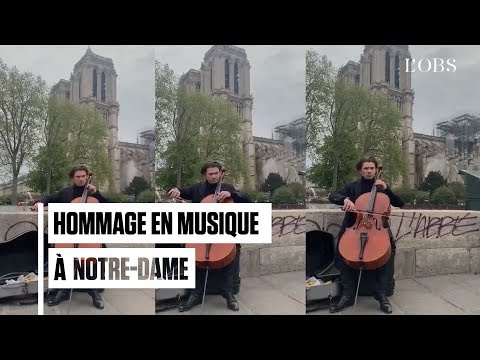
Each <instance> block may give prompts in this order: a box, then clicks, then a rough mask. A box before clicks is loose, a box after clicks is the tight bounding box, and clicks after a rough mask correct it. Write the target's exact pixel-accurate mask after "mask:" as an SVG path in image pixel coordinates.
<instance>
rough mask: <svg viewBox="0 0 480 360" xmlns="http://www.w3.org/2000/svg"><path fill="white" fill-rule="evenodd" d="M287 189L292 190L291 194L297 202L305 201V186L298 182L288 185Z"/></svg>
mask: <svg viewBox="0 0 480 360" xmlns="http://www.w3.org/2000/svg"><path fill="white" fill-rule="evenodd" d="M288 187H289V188H290V189H292V191H293V194H294V195H295V198H296V199H297V200H298V201H301V202H304V201H305V186H303V184H301V183H298V182H292V183H290V184H288Z"/></svg>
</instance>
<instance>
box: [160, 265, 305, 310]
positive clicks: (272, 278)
mask: <svg viewBox="0 0 480 360" xmlns="http://www.w3.org/2000/svg"><path fill="white" fill-rule="evenodd" d="M304 277H305V272H303V271H295V272H288V273H281V274H274V275H266V276H258V277H251V278H244V279H242V282H241V288H240V292H239V293H238V294H237V295H235V297H236V298H237V300H238V304H239V306H240V310H239V311H232V310H230V309H228V308H227V304H226V301H225V299H224V298H223V297H221V296H219V295H207V296H206V297H205V303H204V306H203V308H202V305H198V306H195V307H194V308H193V309H191V310H190V311H187V312H179V311H178V310H177V309H170V310H167V311H162V312H157V315H304V314H305V288H304Z"/></svg>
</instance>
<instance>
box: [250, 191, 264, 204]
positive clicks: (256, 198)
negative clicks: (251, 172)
mask: <svg viewBox="0 0 480 360" xmlns="http://www.w3.org/2000/svg"><path fill="white" fill-rule="evenodd" d="M246 193H247V194H248V196H249V197H250V199H251V200H252V202H258V203H261V202H268V201H269V197H268V194H266V193H264V192H262V191H257V190H254V189H249V190H248V191H246Z"/></svg>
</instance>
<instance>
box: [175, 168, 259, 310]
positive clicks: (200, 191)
mask: <svg viewBox="0 0 480 360" xmlns="http://www.w3.org/2000/svg"><path fill="white" fill-rule="evenodd" d="M222 171H223V166H222V165H221V164H220V163H218V162H216V161H214V162H209V163H206V164H205V165H203V166H202V169H201V174H202V175H203V177H204V179H205V181H204V182H200V183H197V184H194V185H192V186H190V187H188V188H182V189H177V188H173V189H170V191H169V192H168V194H169V195H170V196H171V197H172V198H174V199H178V198H181V199H185V200H190V201H192V202H193V203H200V202H202V200H203V199H204V198H205V197H207V196H208V195H212V194H215V191H216V188H217V183H218V182H219V181H220V179H221V175H222ZM227 198H231V199H232V200H233V202H239V203H240V202H242V203H246V202H250V198H249V197H248V196H247V195H246V194H242V193H240V192H238V191H237V190H236V189H235V188H234V187H233V186H232V185H229V184H225V183H222V186H221V191H220V192H219V193H218V201H219V202H222V201H223V200H224V199H227ZM217 271H220V272H221V273H222V275H223V283H222V288H223V293H222V296H223V297H224V298H225V299H226V300H227V307H228V308H229V309H231V310H233V311H238V310H239V306H238V302H237V299H235V296H234V295H233V286H234V276H235V267H234V262H231V263H230V264H228V265H227V266H225V267H223V268H221V269H218V270H217ZM205 274H206V271H205V270H204V269H200V268H199V267H198V266H197V268H196V275H195V277H196V284H195V289H192V291H191V292H190V296H189V298H188V300H187V301H186V302H185V303H184V304H182V305H181V306H180V307H179V311H181V312H182V311H188V310H190V309H191V308H193V307H194V306H196V305H198V304H200V303H201V302H202V293H203V289H204V285H205Z"/></svg>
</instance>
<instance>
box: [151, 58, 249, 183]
mask: <svg viewBox="0 0 480 360" xmlns="http://www.w3.org/2000/svg"><path fill="white" fill-rule="evenodd" d="M155 79H156V80H155V82H156V93H155V96H156V102H155V116H156V119H155V120H156V129H155V131H156V134H157V138H156V142H157V148H156V150H157V151H156V155H157V161H156V169H157V176H156V185H157V187H159V188H161V189H169V188H171V187H173V186H176V187H181V186H189V185H191V184H192V183H194V182H197V181H200V180H202V176H201V174H200V168H201V166H202V165H203V164H204V163H206V162H208V161H213V160H215V161H219V162H221V163H222V164H223V165H224V166H225V167H226V169H227V171H228V179H229V180H228V181H229V182H231V183H236V182H240V181H241V180H244V181H245V182H246V180H247V159H246V157H245V155H244V154H243V150H242V146H241V124H242V122H243V119H242V117H241V116H240V115H239V114H238V113H237V112H236V111H235V110H234V108H233V106H232V105H231V104H230V103H229V102H228V101H226V100H223V99H220V98H216V97H211V96H207V95H204V94H202V93H200V92H196V91H194V92H187V91H186V90H185V89H184V88H183V87H180V86H179V84H178V79H177V76H176V75H175V74H174V72H173V71H172V70H171V69H170V68H169V66H168V65H166V64H160V63H158V62H157V63H156V66H155Z"/></svg>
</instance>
